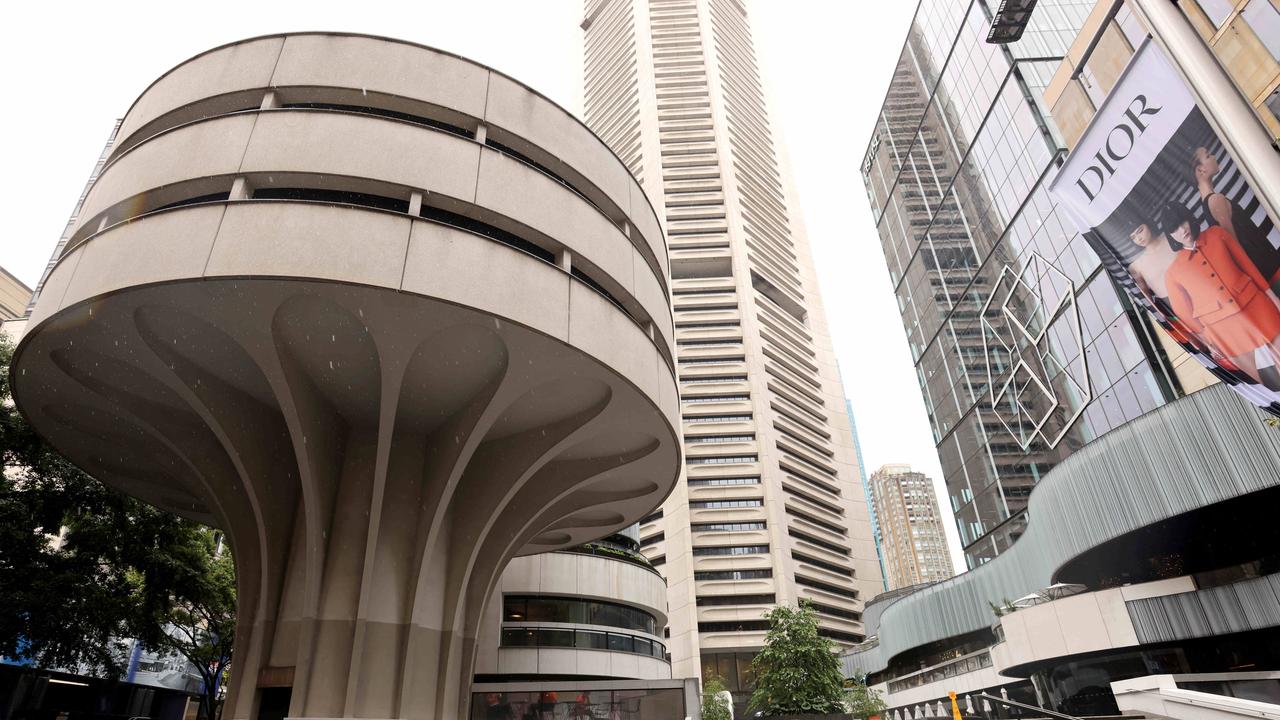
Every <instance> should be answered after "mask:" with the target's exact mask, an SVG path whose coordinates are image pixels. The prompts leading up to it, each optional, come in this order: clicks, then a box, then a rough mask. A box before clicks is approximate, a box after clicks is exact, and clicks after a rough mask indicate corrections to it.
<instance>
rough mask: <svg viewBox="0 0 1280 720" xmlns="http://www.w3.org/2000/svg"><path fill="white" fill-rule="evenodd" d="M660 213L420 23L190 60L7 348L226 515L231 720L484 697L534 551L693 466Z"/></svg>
mask: <svg viewBox="0 0 1280 720" xmlns="http://www.w3.org/2000/svg"><path fill="white" fill-rule="evenodd" d="M665 269H666V253H665V248H664V241H663V238H662V235H661V232H660V231H659V229H658V223H657V219H656V217H655V216H654V213H653V210H652V208H651V207H650V206H649V203H648V201H647V200H646V199H645V196H644V195H643V193H642V192H641V191H640V189H639V186H638V185H636V184H635V182H634V180H632V179H631V178H630V176H629V175H628V174H627V172H626V169H625V167H623V165H622V164H621V162H620V161H619V160H618V159H617V158H616V157H615V156H614V155H613V154H612V153H611V152H609V151H608V149H607V148H605V146H604V145H603V144H602V143H600V141H599V140H597V139H595V137H594V136H592V135H591V133H590V132H588V131H587V130H586V129H585V128H584V127H583V126H582V125H581V124H580V123H578V122H577V121H576V120H574V119H573V118H572V117H571V116H570V115H569V114H568V113H566V112H565V111H564V110H562V109H561V108H559V107H557V106H555V105H554V104H552V103H551V102H549V101H547V100H546V99H545V98H543V97H541V96H540V95H538V94H537V93H535V92H533V91H532V90H530V89H528V88H526V87H524V86H522V85H520V84H519V83H517V82H515V81H513V80H511V79H510V78H507V77H505V76H502V75H500V74H499V73H496V72H494V71H492V70H489V69H488V68H485V67H482V66H479V65H476V64H474V63H470V62H468V61H466V60H464V59H462V58H458V57H456V56H452V55H449V54H446V53H442V52H438V51H435V50H431V49H429V48H424V47H420V46H416V45H411V44H408V43H403V42H399V41H394V40H389V39H384V38H374V37H362V36H351V35H335V34H304V35H287V36H272V37H265V38H258V39H254V40H248V41H245V42H242V43H236V44H232V45H228V46H225V47H222V48H218V49H216V50H212V51H210V52H208V53H205V54H202V55H200V56H197V57H196V58H193V59H192V60H190V61H188V62H186V63H184V64H182V65H180V66H178V67H177V68H175V69H174V70H172V71H170V72H169V73H168V74H166V75H165V76H164V77H162V78H161V79H160V80H158V81H157V82H156V83H154V84H153V85H152V86H151V87H150V88H149V89H148V90H147V91H146V92H145V93H144V94H143V95H142V96H141V97H140V98H139V99H138V101H137V102H136V103H135V104H134V106H133V108H132V109H131V110H130V112H129V113H128V115H127V116H126V117H125V119H124V121H123V124H122V127H121V131H120V133H119V142H118V144H117V145H116V148H115V150H114V151H113V153H112V155H111V158H110V160H109V162H108V164H107V166H106V167H105V168H104V170H103V172H102V174H101V176H100V177H99V179H98V181H97V182H96V183H95V184H94V186H93V188H92V190H91V191H90V193H89V195H88V197H87V198H86V200H85V205H84V209H83V211H82V213H81V215H80V219H79V222H78V225H77V227H76V229H75V230H74V232H73V233H72V237H71V239H70V241H69V242H68V244H67V248H66V251H65V252H64V253H63V255H62V257H61V258H60V259H59V261H58V263H57V265H56V266H55V267H54V269H53V271H52V272H51V274H50V276H49V278H48V281H47V283H46V285H45V288H44V292H43V293H42V296H41V299H40V301H39V302H38V304H37V305H36V308H35V310H34V313H33V315H32V319H31V324H30V326H29V329H28V331H27V333H26V335H25V337H24V339H23V341H22V343H21V345H20V346H19V347H18V349H17V351H16V355H15V361H14V370H13V381H14V394H15V397H16V399H17V402H18V404H19V406H20V407H21V409H22V410H23V412H24V413H25V414H26V415H27V417H28V418H29V419H30V421H31V423H32V424H33V426H34V427H36V428H37V430H38V431H39V432H40V433H41V434H42V435H43V436H45V437H46V438H47V439H48V440H49V441H50V442H52V443H53V444H54V445H55V446H56V447H57V448H58V449H59V450H60V451H62V452H63V453H64V454H66V455H67V457H69V458H70V459H71V460H72V461H73V462H75V463H76V464H77V465H79V466H81V467H82V468H84V469H86V470H87V471H89V472H90V473H91V474H93V475H94V476H96V477H98V478H100V479H102V480H104V481H106V482H108V483H110V484H112V485H114V486H116V487H118V488H120V489H122V490H124V491H126V492H129V493H132V494H134V495H137V496H138V497H141V498H143V499H145V500H147V501H148V502H151V503H154V504H156V505H159V506H161V507H165V508H167V509H171V510H173V511H175V512H179V513H182V514H184V515H187V516H188V517H192V518H194V519H197V520H200V521H202V522H206V523H209V524H211V525H215V526H217V527H220V528H223V529H224V530H226V532H227V534H228V537H229V538H230V541H231V543H232V545H233V548H234V550H235V553H236V559H237V569H238V582H239V598H240V619H239V627H238V633H237V634H238V647H237V658H236V665H237V667H236V673H237V677H236V679H235V681H234V682H233V685H232V688H231V695H230V697H229V698H228V706H227V707H228V708H229V710H230V717H233V718H237V719H247V718H251V717H254V716H255V714H256V709H257V703H258V698H259V696H260V693H258V692H256V690H257V689H258V688H262V687H280V686H289V687H291V688H292V691H291V702H290V707H289V713H288V714H289V716H290V717H294V718H304V717H377V718H401V717H405V718H409V717H413V718H418V717H422V718H425V717H433V718H434V717H454V716H458V715H460V714H463V713H464V712H465V707H466V703H467V701H468V700H469V693H468V689H469V686H470V682H471V677H472V668H473V662H474V655H475V638H476V635H477V632H478V627H479V623H480V622H481V619H482V618H481V616H482V611H483V609H484V606H485V600H486V599H487V598H488V597H489V596H490V595H491V594H492V592H493V590H494V588H495V586H496V584H497V582H498V578H499V576H500V573H501V570H502V568H503V567H504V566H505V565H506V563H507V562H508V560H510V559H511V558H512V557H513V556H516V555H522V554H530V553H537V552H545V551H548V550H554V549H557V548H564V547H570V546H573V545H577V544H580V543H582V542H584V541H588V540H591V539H594V538H597V537H600V536H603V535H606V534H608V533H610V532H613V531H616V530H619V529H621V528H624V527H626V526H628V525H630V524H632V523H634V522H635V521H636V520H637V519H639V518H640V517H641V516H643V515H644V514H646V513H647V512H648V511H649V510H650V509H652V508H653V507H654V506H656V505H657V504H658V503H659V502H661V501H662V499H663V498H664V497H666V495H667V494H668V493H669V492H670V491H671V488H672V486H673V484H674V482H675V480H676V478H677V475H678V472H679V457H680V451H679V436H678V434H677V428H678V420H677V413H678V410H679V407H678V401H677V393H676V386H675V379H674V373H673V370H672V360H671V358H672V346H671V339H670V338H671V337H672V323H671V314H670V310H669V306H668V304H667V302H666V297H667V295H666V293H667V289H666V280H665V277H666V273H665Z"/></svg>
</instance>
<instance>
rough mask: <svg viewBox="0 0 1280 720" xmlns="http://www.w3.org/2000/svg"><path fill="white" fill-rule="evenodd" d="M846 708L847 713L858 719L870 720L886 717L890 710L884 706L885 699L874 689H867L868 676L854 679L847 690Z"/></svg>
mask: <svg viewBox="0 0 1280 720" xmlns="http://www.w3.org/2000/svg"><path fill="white" fill-rule="evenodd" d="M845 707H846V712H848V713H849V714H851V715H853V716H854V717H856V718H864V720H865V718H869V717H871V716H872V715H880V716H882V717H883V716H884V713H885V711H886V710H888V709H889V708H888V707H886V706H885V704H884V698H883V697H881V696H880V693H878V692H876V691H875V690H874V689H872V688H869V687H867V676H866V675H863V676H861V677H856V678H853V681H852V683H850V684H849V686H848V687H846V688H845Z"/></svg>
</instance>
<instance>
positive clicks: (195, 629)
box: [144, 528, 236, 720]
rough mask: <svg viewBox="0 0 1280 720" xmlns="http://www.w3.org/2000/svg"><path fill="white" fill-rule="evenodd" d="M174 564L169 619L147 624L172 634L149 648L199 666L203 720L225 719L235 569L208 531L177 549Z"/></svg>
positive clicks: (166, 616)
mask: <svg viewBox="0 0 1280 720" xmlns="http://www.w3.org/2000/svg"><path fill="white" fill-rule="evenodd" d="M171 559H172V560H174V561H175V564H174V568H173V570H174V574H173V577H172V582H170V583H168V586H169V588H170V589H171V592H172V603H171V605H170V606H169V607H168V608H166V609H165V613H164V614H163V615H161V616H160V617H156V618H152V619H150V620H148V621H147V622H148V625H151V626H154V625H157V624H158V625H160V626H162V627H163V628H164V629H165V630H166V632H163V633H160V634H159V635H157V636H154V638H153V639H152V640H151V641H150V642H147V643H144V644H147V645H148V649H150V650H152V651H161V652H172V653H176V654H177V655H180V656H182V657H184V658H186V659H187V660H188V661H190V662H191V664H192V665H194V666H195V668H196V670H197V671H198V672H199V673H200V679H201V680H202V681H203V683H204V694H203V695H202V696H201V697H200V717H203V718H206V719H207V720H216V718H218V716H219V715H220V714H221V712H220V711H221V706H220V704H219V702H218V690H219V689H220V688H221V687H222V682H223V679H224V676H225V675H226V672H227V668H228V667H229V665H230V664H231V649H232V645H233V643H234V641H235V625H236V576H235V564H234V562H233V560H232V558H231V553H230V552H229V551H228V550H226V549H225V548H224V547H221V544H220V542H219V539H218V537H217V535H216V534H215V533H214V532H213V531H211V530H209V529H207V528H200V531H199V532H198V533H197V536H196V537H195V538H193V541H192V542H188V543H185V544H183V545H181V546H180V547H177V548H174V552H173V555H172V556H171Z"/></svg>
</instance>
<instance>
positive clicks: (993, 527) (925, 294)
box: [862, 0, 1183, 567]
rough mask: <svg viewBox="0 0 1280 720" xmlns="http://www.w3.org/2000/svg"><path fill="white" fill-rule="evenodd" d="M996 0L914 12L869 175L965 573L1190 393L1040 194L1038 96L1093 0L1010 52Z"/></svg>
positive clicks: (1057, 9) (1047, 133) (1053, 14)
mask: <svg viewBox="0 0 1280 720" xmlns="http://www.w3.org/2000/svg"><path fill="white" fill-rule="evenodd" d="M996 5H997V3H995V2H990V1H989V0H973V1H972V2H964V1H962V0H923V2H921V4H920V6H919V8H918V9H917V12H916V16H915V18H914V20H913V22H912V25H911V29H910V32H909V34H908V37H907V40H906V43H905V45H904V46H903V49H902V54H901V57H900V59H899V61H898V64H897V67H896V69H895V72H894V75H893V80H892V83H891V85H890V88H889V92H888V94H887V96H886V98H885V101H884V106H883V108H882V110H881V113H880V117H879V119H878V121H877V123H876V128H875V132H874V134H873V136H872V138H871V141H870V144H869V146H868V148H867V152H866V155H865V158H864V162H863V165H862V174H863V179H864V181H865V184H866V187H867V194H868V197H869V199H870V203H871V207H872V212H873V216H874V218H875V222H876V227H877V230H878V231H879V236H880V241H881V244H882V245H883V249H884V253H885V258H886V261H887V263H888V268H889V273H890V276H891V278H892V281H893V284H894V288H895V292H896V294H897V299H898V306H899V309H900V311H901V313H902V321H903V325H904V327H905V329H906V333H907V340H908V343H909V345H910V348H911V354H912V357H913V359H914V360H915V366H916V371H917V375H918V378H919V382H920V388H921V391H922V392H923V394H924V399H925V404H926V408H927V410H928V414H929V421H930V424H931V426H932V430H933V434H934V441H935V442H936V443H937V447H938V454H939V456H940V459H941V463H942V468H943V472H944V479H945V482H946V486H947V489H948V494H949V496H950V503H951V508H952V510H953V511H954V512H955V514H956V521H957V524H958V526H959V527H958V529H959V533H960V540H961V544H962V546H963V547H964V553H965V557H966V562H967V564H968V566H969V567H975V566H977V565H980V564H983V563H985V562H987V561H989V560H991V559H992V558H993V557H995V556H996V555H997V554H999V553H1001V552H1003V551H1004V550H1006V549H1007V548H1008V547H1009V546H1010V545H1011V544H1012V543H1013V542H1014V541H1015V540H1016V539H1017V538H1018V537H1019V536H1020V535H1021V534H1022V533H1023V532H1024V530H1025V528H1026V523H1027V517H1026V514H1025V510H1026V507H1027V500H1028V498H1029V496H1030V494H1031V489H1032V488H1033V487H1034V486H1035V485H1036V483H1037V482H1038V481H1039V480H1040V479H1041V478H1042V477H1043V476H1044V475H1045V474H1046V473H1047V472H1049V471H1050V470H1051V469H1053V468H1054V466H1055V465H1057V464H1058V463H1059V462H1061V461H1062V460H1063V459H1064V458H1065V457H1067V456H1068V455H1070V454H1071V453H1072V452H1074V451H1075V450H1076V449H1078V448H1080V447H1082V446H1083V445H1084V444H1085V443H1087V442H1089V441H1091V440H1092V439H1094V438H1096V437H1098V436H1100V435H1102V434H1103V433H1105V432H1107V431H1108V430H1110V429H1111V428H1113V427H1118V426H1119V425H1121V424H1123V423H1125V422H1128V421H1129V420H1132V419H1134V418H1136V417H1137V416H1139V415H1141V414H1143V413H1145V412H1147V411H1149V410H1152V409H1154V408H1155V407H1157V406H1159V405H1161V404H1163V403H1165V402H1167V401H1168V400H1170V399H1172V398H1174V397H1176V396H1178V395H1180V394H1182V391H1183V388H1182V382H1183V380H1182V379H1180V378H1179V377H1178V376H1177V374H1176V373H1175V372H1173V370H1172V368H1173V363H1174V361H1176V360H1177V359H1178V358H1171V357H1169V355H1167V354H1166V352H1170V353H1177V352H1178V351H1177V350H1176V347H1173V346H1171V345H1169V346H1167V345H1166V343H1164V342H1162V340H1161V338H1160V337H1159V336H1158V331H1156V330H1155V328H1154V327H1152V326H1150V325H1149V324H1148V323H1147V322H1146V320H1145V319H1144V318H1139V317H1138V316H1137V315H1136V314H1135V313H1134V312H1133V310H1132V308H1131V307H1130V306H1129V304H1128V303H1127V301H1126V300H1125V299H1124V298H1122V297H1121V295H1120V294H1119V293H1118V292H1117V290H1116V289H1115V287H1114V286H1113V285H1112V282H1111V280H1110V279H1109V278H1108V276H1107V275H1106V273H1105V272H1104V271H1103V269H1102V267H1101V266H1100V264H1099V261H1098V258H1097V257H1096V255H1095V254H1094V252H1093V251H1092V250H1091V249H1090V248H1089V246H1088V245H1087V244H1086V242H1085V240H1084V238H1083V237H1081V236H1079V235H1078V234H1076V233H1075V232H1074V231H1073V230H1072V229H1071V226H1070V224H1069V223H1068V222H1066V221H1065V219H1064V217H1063V216H1062V214H1061V212H1060V211H1059V210H1058V209H1057V208H1055V205H1054V202H1053V201H1052V200H1051V199H1050V198H1049V196H1048V192H1047V187H1048V185H1049V183H1050V182H1051V180H1052V179H1053V177H1054V174H1055V172H1056V169H1057V167H1058V165H1059V164H1060V163H1061V160H1062V158H1063V157H1065V155H1066V151H1067V149H1066V143H1065V142H1064V141H1063V140H1062V138H1061V135H1060V133H1059V131H1058V130H1057V129H1056V127H1055V126H1054V124H1053V122H1052V119H1051V118H1050V115H1049V112H1048V109H1047V108H1046V107H1045V105H1044V99H1043V96H1044V90H1045V88H1046V87H1047V86H1048V85H1049V84H1050V83H1051V82H1052V81H1053V79H1054V77H1053V76H1054V73H1055V71H1056V70H1057V69H1058V66H1059V63H1060V61H1061V59H1062V57H1063V56H1064V54H1065V53H1066V50H1067V48H1068V46H1069V45H1070V43H1071V42H1072V40H1073V39H1074V38H1075V36H1076V34H1077V33H1078V31H1079V29H1080V27H1081V25H1082V23H1083V22H1084V20H1085V18H1086V17H1087V16H1088V14H1089V12H1090V10H1092V8H1093V5H1094V3H1093V2H1089V1H1080V0H1042V2H1040V3H1039V5H1038V6H1037V8H1036V10H1035V14H1034V16H1033V19H1032V21H1031V24H1030V26H1029V27H1028V28H1027V31H1026V33H1025V35H1024V36H1023V38H1022V39H1021V40H1019V41H1017V42H1015V43H1012V44H1009V45H994V44H988V43H987V42H986V35H987V32H988V29H989V28H990V26H991V20H992V14H993V11H994V10H995V6H996ZM1166 346H1167V347H1170V348H1171V350H1169V351H1166V349H1165V348H1166Z"/></svg>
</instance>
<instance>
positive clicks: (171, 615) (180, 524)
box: [0, 334, 234, 687]
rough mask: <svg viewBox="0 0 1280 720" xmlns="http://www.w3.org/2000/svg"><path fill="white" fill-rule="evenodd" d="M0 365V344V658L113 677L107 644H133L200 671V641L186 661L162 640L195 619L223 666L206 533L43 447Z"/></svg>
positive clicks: (230, 602)
mask: <svg viewBox="0 0 1280 720" xmlns="http://www.w3.org/2000/svg"><path fill="white" fill-rule="evenodd" d="M12 359H13V343H12V341H11V340H10V339H9V338H8V337H7V336H4V335H3V334H0V457H2V459H3V463H4V472H3V473H0V656H8V657H11V658H22V659H24V660H26V661H29V662H31V663H32V664H33V665H35V666H36V667H44V668H54V667H62V668H84V669H85V670H86V671H88V672H91V673H97V674H101V675H103V676H106V677H118V676H119V675H120V674H121V673H122V672H123V670H124V669H125V665H126V663H127V662H128V660H129V658H128V654H127V653H126V652H124V649H125V648H124V646H122V645H121V644H120V642H119V641H120V640H125V639H128V638H137V639H138V640H140V641H141V642H142V643H143V644H144V645H145V646H147V647H148V648H153V649H163V648H169V649H173V650H176V651H178V652H179V653H180V654H182V655H184V656H186V657H187V658H188V659H191V660H192V661H193V662H194V663H195V664H196V666H197V667H199V668H201V671H202V672H204V670H205V664H204V660H205V658H206V657H207V654H208V651H206V650H200V651H196V649H195V645H198V644H199V642H200V641H199V640H197V642H195V643H192V646H191V647H190V648H187V649H186V650H190V652H188V651H186V650H184V649H183V648H180V647H178V646H176V645H174V644H173V642H174V641H173V640H172V639H171V638H170V636H169V634H168V632H167V631H168V629H169V628H170V627H175V628H181V627H182V626H183V625H184V622H186V620H187V617H188V616H192V617H194V616H196V615H201V617H200V620H199V622H200V623H201V627H207V628H210V629H216V631H217V632H218V633H219V635H218V638H219V639H218V642H217V643H213V645H214V646H215V647H216V646H221V645H226V646H227V648H226V649H225V650H217V651H216V652H221V653H222V654H223V655H226V656H228V657H229V652H230V650H229V644H230V642H231V639H232V634H231V632H230V631H223V630H222V628H224V627H231V626H233V625H234V620H232V621H230V622H228V621H227V620H226V618H225V615H226V614H228V613H230V614H232V616H233V613H234V574H233V570H232V568H231V558H230V555H229V554H227V555H226V556H225V559H223V558H215V557H214V556H213V554H212V552H211V548H212V545H211V544H210V543H211V542H212V531H210V530H209V529H208V528H204V527H202V526H200V525H199V524H197V523H194V522H191V521H189V520H185V519H183V518H180V517H178V516H177V515H174V514H172V513H169V512H165V511H163V510H160V509H157V508H155V507H152V506H150V505H147V504H146V503H143V502H140V501H138V500H135V499H133V498H130V497H128V496H126V495H123V494H121V493H119V492H116V491H115V490H112V489H111V488H108V487H107V486H105V485H103V484H102V483H100V482H98V481H96V480H94V479H93V478H91V477H89V476H88V475H86V474H85V473H83V472H82V471H80V470H79V469H78V468H76V467H75V466H74V465H72V464H71V463H70V462H69V461H68V460H67V459H66V458H63V457H62V456H61V455H59V454H58V453H57V452H56V451H54V450H53V449H52V448H51V447H50V446H49V445H47V444H46V443H45V442H44V441H43V439H41V438H40V436H38V435H37V434H36V433H35V432H34V431H33V430H32V428H31V426H30V425H28V424H27V422H26V419H25V418H23V417H22V415H21V413H19V412H18V410H17V408H15V407H14V404H13V401H12V396H11V387H10V383H9V365H10V362H11V361H12ZM228 594H229V599H228ZM215 609H216V612H214V610H215ZM206 614H207V616H208V617H204V615H206ZM197 636H198V637H199V633H197ZM208 638H209V636H208V635H207V634H206V635H205V636H204V639H205V641H207V640H208ZM224 638H225V640H224ZM225 664H226V663H225V661H224V662H223V663H222V666H223V667H225ZM207 687H212V684H207Z"/></svg>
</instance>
